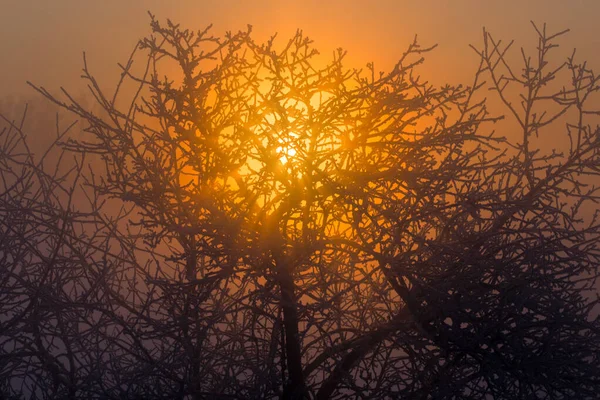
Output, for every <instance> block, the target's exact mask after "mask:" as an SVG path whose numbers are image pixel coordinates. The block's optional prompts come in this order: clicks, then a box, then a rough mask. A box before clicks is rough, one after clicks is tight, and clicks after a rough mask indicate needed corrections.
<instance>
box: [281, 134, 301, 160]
mask: <svg viewBox="0 0 600 400" xmlns="http://www.w3.org/2000/svg"><path fill="white" fill-rule="evenodd" d="M297 142H298V134H296V133H294V132H290V133H289V134H288V135H287V138H286V139H285V140H284V139H279V144H280V145H279V146H278V147H277V148H276V149H275V151H276V152H277V155H278V157H279V161H281V163H282V164H283V165H286V164H287V163H289V162H292V161H293V160H294V159H295V158H296V156H297V154H298V151H297V150H296V146H297V145H298V143H297Z"/></svg>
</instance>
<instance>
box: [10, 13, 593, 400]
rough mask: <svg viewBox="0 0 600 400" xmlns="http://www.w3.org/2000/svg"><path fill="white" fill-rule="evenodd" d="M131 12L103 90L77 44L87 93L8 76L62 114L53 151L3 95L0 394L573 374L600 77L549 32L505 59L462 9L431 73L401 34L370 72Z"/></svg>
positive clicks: (521, 394) (392, 391) (582, 351)
mask: <svg viewBox="0 0 600 400" xmlns="http://www.w3.org/2000/svg"><path fill="white" fill-rule="evenodd" d="M151 27H152V34H151V35H150V36H148V37H147V38H145V39H143V40H141V41H140V42H139V44H138V45H137V46H136V47H135V51H134V52H133V53H132V55H131V58H130V59H129V60H128V62H127V63H125V64H124V65H122V75H121V80H120V81H119V82H118V84H117V85H116V87H115V90H114V91H113V92H111V93H107V92H106V91H104V90H103V89H102V87H101V85H100V84H99V83H98V82H97V81H96V80H95V79H94V77H93V74H92V73H91V72H90V69H89V68H88V65H87V63H85V64H84V70H83V78H84V79H85V80H86V82H87V84H88V87H89V90H90V93H91V94H92V95H93V97H94V99H95V103H96V104H95V105H94V106H93V107H92V106H89V105H86V104H82V103H81V102H79V101H77V100H75V99H74V98H73V97H71V96H70V95H69V94H68V93H67V92H64V93H63V95H62V96H58V95H55V94H52V93H51V91H47V90H46V89H44V88H41V87H37V86H35V85H32V86H33V87H34V88H35V89H36V90H38V91H39V92H40V93H42V94H43V95H44V96H45V97H47V98H48V99H50V100H51V101H53V102H55V103H56V104H58V105H60V106H61V107H63V108H64V109H66V110H68V111H69V112H71V113H73V114H74V115H76V116H78V117H79V119H80V120H81V121H82V122H83V123H84V129H83V130H84V132H83V134H82V135H79V136H77V137H76V138H74V137H70V138H68V130H67V131H64V132H63V131H60V129H59V128H58V124H57V128H56V129H57V134H58V137H57V143H59V144H60V146H61V151H62V153H61V154H63V155H64V157H71V158H57V160H56V161H54V163H53V164H52V165H54V166H55V168H53V169H52V168H50V167H49V164H51V163H49V162H45V159H44V158H42V160H41V161H39V160H36V159H34V158H33V155H32V154H31V152H30V151H27V142H26V139H25V135H24V127H23V124H18V123H14V122H12V121H10V120H8V119H6V118H5V122H6V124H7V129H5V130H4V131H3V132H2V140H3V145H2V148H1V150H2V151H1V157H2V158H1V160H2V162H1V163H0V174H1V177H2V191H1V193H0V210H2V211H1V213H0V216H1V219H0V220H1V224H0V227H1V228H0V229H1V231H0V232H1V234H0V243H1V245H0V256H1V258H0V262H1V263H2V266H3V267H2V269H1V270H0V271H1V272H0V278H1V279H0V282H1V283H0V285H1V286H0V296H1V298H2V301H1V302H0V304H1V305H0V313H1V314H2V315H5V317H2V319H1V325H0V339H1V341H2V352H1V353H0V357H1V358H2V359H3V360H5V361H3V363H2V364H3V366H0V376H1V377H2V379H4V383H3V385H4V386H3V390H4V391H5V392H6V395H7V396H8V395H15V396H17V395H18V393H19V392H22V393H31V394H33V397H37V398H63V397H64V398H81V397H86V398H115V399H116V398H143V399H151V398H181V399H188V398H190V399H192V398H193V399H201V398H244V399H246V398H265V399H266V398H284V399H308V398H315V399H330V398H423V399H427V398H434V399H486V398H494V399H531V398H548V399H563V398H565V399H566V398H581V399H592V398H595V397H596V396H597V392H598V390H599V389H600V325H599V323H600V322H599V321H598V320H597V319H596V318H595V314H596V313H597V310H595V307H596V305H597V296H596V287H595V282H596V281H595V280H596V276H597V273H598V265H599V262H600V259H599V257H600V253H599V244H600V241H599V233H600V231H599V227H598V223H597V220H596V214H595V212H590V211H589V209H590V207H589V206H588V205H589V204H595V203H596V201H597V200H598V196H597V192H596V188H595V186H594V185H593V182H594V179H595V178H596V177H597V175H598V174H599V173H600V170H599V169H598V165H599V162H600V141H598V140H597V138H598V135H599V134H600V128H599V127H598V126H597V125H594V123H596V122H595V121H596V120H595V119H594V118H597V117H596V116H597V115H598V112H597V111H595V109H594V108H593V107H594V103H596V105H597V99H595V98H594V95H595V93H596V92H598V90H599V88H600V85H599V79H598V77H596V76H595V75H594V73H593V71H592V70H590V69H589V67H588V66H587V65H586V64H585V63H580V62H578V61H577V60H576V58H575V55H574V54H573V56H571V57H569V58H567V60H565V61H564V62H561V61H559V62H556V61H554V60H553V59H552V55H553V53H552V52H553V51H554V50H553V49H554V48H555V47H556V46H557V45H556V42H557V41H558V40H559V39H560V36H561V35H563V34H564V33H565V32H559V33H557V34H549V33H547V32H546V28H545V27H544V28H543V29H539V28H538V27H536V26H534V28H535V32H536V35H537V36H536V38H537V42H538V43H537V44H538V46H537V48H536V51H535V53H534V54H533V55H532V56H528V55H526V53H525V52H524V51H523V53H522V54H523V59H522V65H521V66H513V65H512V63H511V62H510V60H511V59H509V57H508V55H509V54H511V53H510V50H511V49H510V48H511V44H509V45H503V44H502V43H501V42H500V41H497V40H495V39H494V38H493V37H492V35H490V34H489V33H488V32H485V31H484V35H483V40H482V43H481V44H480V45H479V46H474V47H473V50H474V51H475V52H476V54H478V56H479V58H480V64H479V66H478V68H476V67H477V66H474V71H475V73H474V79H473V82H471V83H470V84H469V85H444V86H441V87H439V86H436V85H433V84H430V83H429V82H427V81H426V80H425V79H424V78H422V77H421V76H420V74H419V66H420V64H422V63H423V62H424V56H425V55H426V53H427V52H428V51H431V50H432V48H424V47H421V46H420V45H419V44H418V42H417V40H416V38H415V41H414V42H412V43H411V44H410V45H409V46H408V48H407V49H406V51H405V52H404V53H403V54H402V55H401V56H400V59H399V60H398V62H397V64H396V65H395V66H394V67H393V68H392V70H391V71H389V72H378V71H377V70H376V69H375V67H374V66H373V65H372V64H368V65H367V66H366V67H365V68H364V69H362V70H356V69H348V68H346V67H345V66H344V56H345V53H344V52H343V51H342V50H339V51H336V52H335V53H334V54H333V58H332V59H330V61H328V62H323V61H322V60H323V58H322V57H320V56H319V55H318V53H317V51H316V50H315V49H314V48H313V47H312V41H311V40H309V39H308V38H307V37H306V36H305V35H304V34H303V33H302V32H298V33H297V34H296V35H295V36H294V37H292V38H291V39H290V40H289V41H287V42H283V43H281V42H279V41H277V40H275V38H272V39H271V40H269V41H267V42H266V43H263V44H260V43H257V42H256V41H255V40H253V39H252V36H251V29H250V27H249V28H248V29H247V30H246V31H242V32H239V33H235V34H234V33H228V34H227V35H225V36H224V37H214V36H211V33H210V29H206V30H203V31H198V32H196V31H191V30H186V29H183V28H181V27H180V26H178V25H176V24H173V23H171V22H170V21H168V22H167V23H166V24H161V23H159V22H158V21H157V20H156V19H155V18H154V17H152V23H151ZM140 61H141V62H140ZM557 82H558V83H557ZM488 89H491V92H490V91H488ZM489 95H491V96H495V99H496V101H497V102H498V103H499V104H501V105H503V107H504V110H505V111H506V114H507V117H508V118H507V119H510V120H511V121H512V123H511V124H507V123H505V121H502V122H500V121H501V120H502V119H503V117H502V116H501V115H500V114H498V115H495V114H494V113H492V112H491V111H490V109H491V107H490V106H489V105H488V104H489V101H488V100H487V99H486V97H485V96H489ZM496 127H500V128H502V129H510V132H506V133H504V132H500V133H497V132H495V130H494V129H495V128H496ZM513 127H514V128H513ZM560 135H562V138H561V139H558V136H560ZM554 140H556V141H557V143H562V142H561V140H564V143H568V144H569V145H568V146H566V147H564V148H562V149H558V150H550V149H548V148H546V147H544V146H543V145H541V144H543V142H544V141H546V142H547V141H554ZM23 149H25V150H26V151H22V150H23ZM51 151H54V152H58V149H54V150H51ZM61 157H62V156H61ZM73 157H74V158H73ZM67 159H68V160H71V159H73V160H75V167H74V168H70V167H69V166H68V161H65V160H67ZM65 163H67V164H65ZM90 165H91V166H92V167H91V168H88V167H89V166H90Z"/></svg>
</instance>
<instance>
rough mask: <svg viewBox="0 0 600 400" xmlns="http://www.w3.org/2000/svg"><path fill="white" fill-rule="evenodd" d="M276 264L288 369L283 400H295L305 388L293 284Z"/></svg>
mask: <svg viewBox="0 0 600 400" xmlns="http://www.w3.org/2000/svg"><path fill="white" fill-rule="evenodd" d="M286 267H287V265H282V264H281V263H279V262H278V263H277V269H278V271H277V277H278V280H279V287H280V289H281V308H282V311H283V326H284V331H285V348H284V349H283V351H285V354H286V359H287V369H288V374H289V377H288V382H284V390H283V399H285V400H297V399H302V398H304V397H305V394H306V386H305V382H304V374H303V373H302V357H301V346H300V335H299V332H298V312H297V310H296V292H295V284H294V280H293V278H292V275H291V274H290V271H288V269H287V268H286Z"/></svg>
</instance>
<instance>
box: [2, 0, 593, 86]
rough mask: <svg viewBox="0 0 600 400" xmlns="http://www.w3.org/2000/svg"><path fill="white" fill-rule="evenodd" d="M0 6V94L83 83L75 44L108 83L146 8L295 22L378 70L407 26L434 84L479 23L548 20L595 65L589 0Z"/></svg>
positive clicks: (463, 69)
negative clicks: (421, 47)
mask: <svg viewBox="0 0 600 400" xmlns="http://www.w3.org/2000/svg"><path fill="white" fill-rule="evenodd" d="M0 7H1V9H0V38H1V39H0V54H1V55H2V57H1V58H2V64H0V65H1V67H0V69H1V72H2V74H0V88H1V89H0V90H1V92H0V97H5V96H7V95H19V94H21V93H29V94H32V92H31V90H30V89H28V88H27V87H26V85H25V81H26V80H32V81H33V82H35V83H37V84H40V85H44V86H46V87H47V88H48V89H58V87H59V86H61V85H63V86H66V87H67V88H68V89H70V90H72V91H73V92H75V93H77V92H81V91H83V85H82V83H81V82H78V81H77V77H78V76H79V75H80V71H81V66H82V61H81V60H82V57H81V54H82V51H84V50H85V51H86V52H87V54H88V60H89V61H90V65H91V67H92V70H93V71H94V73H95V74H96V75H97V76H98V78H99V79H100V81H101V82H103V83H104V84H105V85H107V86H108V87H111V86H112V85H113V84H114V82H115V80H116V79H117V74H118V69H117V67H116V63H117V62H123V61H125V59H126V57H127V56H128V54H129V52H130V50H131V49H132V48H133V46H134V45H135V43H136V41H137V39H139V38H140V37H143V36H144V35H146V34H147V33H148V32H149V26H148V21H149V19H148V16H147V14H146V11H147V10H151V11H152V12H153V13H154V14H156V15H157V16H158V17H160V18H166V17H169V18H172V19H173V20H174V21H176V22H180V23H182V24H183V25H184V26H186V27H190V28H194V29H197V28H202V27H204V26H206V25H207V24H209V23H213V24H214V27H215V28H214V31H213V32H214V33H215V34H221V33H223V32H224V31H226V30H239V29H243V28H244V27H245V26H246V24H252V25H253V26H254V32H255V37H256V38H258V39H265V38H267V37H268V36H269V35H271V34H272V33H274V32H279V35H280V37H282V38H287V37H289V36H290V35H291V34H293V33H294V32H295V30H296V29H297V28H301V29H303V30H304V32H305V33H306V34H307V35H308V36H310V37H311V38H313V39H314V40H315V42H316V43H315V45H316V47H317V48H318V49H319V50H321V52H322V53H323V54H325V55H328V54H330V53H331V51H332V50H333V49H334V48H336V47H343V48H345V49H347V50H348V51H349V57H348V60H349V62H350V63H351V64H352V65H353V66H360V65H364V64H365V63H366V62H368V61H375V63H376V67H378V69H385V68H388V67H389V66H390V65H392V63H393V62H394V60H395V59H396V58H398V56H399V55H400V53H401V51H402V50H403V49H404V48H405V46H406V45H407V44H408V43H409V42H410V41H411V40H412V37H413V36H414V34H415V33H417V34H419V37H420V38H421V41H422V42H423V43H424V44H433V43H438V44H439V46H440V47H439V48H438V49H437V50H436V51H435V52H434V53H433V54H431V55H430V56H428V62H427V66H426V68H425V70H424V72H427V73H431V74H432V75H431V76H427V77H428V78H429V79H434V80H437V79H439V80H440V82H442V81H450V82H457V81H465V80H466V79H468V78H470V75H471V73H472V71H473V70H474V68H475V62H476V57H475V56H474V54H473V53H472V52H471V51H470V49H469V48H468V44H469V43H478V41H479V40H480V38H481V28H482V27H483V26H486V27H487V28H488V30H490V31H492V32H493V33H495V35H496V36H497V37H503V38H506V39H511V38H514V39H516V40H517V44H519V45H520V44H524V45H529V44H533V43H534V41H533V39H534V36H533V30H532V29H531V26H530V24H529V21H530V20H534V21H536V22H539V23H540V24H541V23H543V22H544V21H545V22H547V23H548V24H549V26H550V28H556V29H564V28H571V30H572V33H571V34H570V35H569V37H568V38H567V40H564V41H563V43H564V44H565V45H566V46H570V47H572V46H574V45H576V46H577V47H578V51H579V52H580V54H582V55H584V56H585V57H586V58H588V59H589V60H590V61H591V62H592V66H594V67H596V68H599V67H600V52H599V51H598V50H599V49H600V28H599V27H598V22H597V19H598V18H597V16H598V15H600V1H598V0H588V1H585V0H569V1H561V0H527V1H524V0H518V1H514V0H504V1H494V2H492V1H479V0H455V1H443V0H438V1H401V0H396V1H393V0H379V1H377V0H368V1H367V0H360V1H359V0H344V1H341V0H333V1H331V0H330V1H328V0H303V1H282V0H279V1H277V0H246V1H242V0H238V1H234V0H220V1H216V0H213V1H208V0H177V1H166V0H127V1H122V0H103V1H82V0H53V1H49V0H36V1H33V0H18V1H17V0H3V1H2V2H1V5H0Z"/></svg>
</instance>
